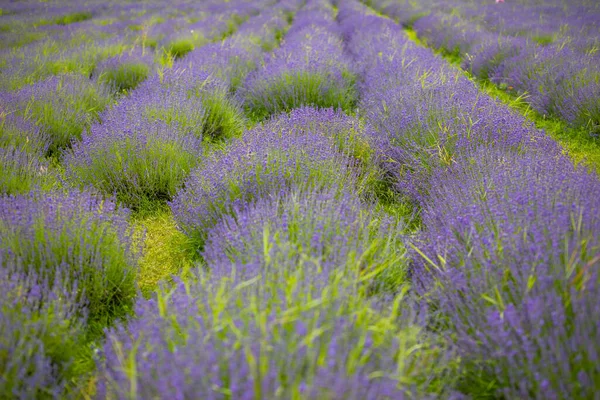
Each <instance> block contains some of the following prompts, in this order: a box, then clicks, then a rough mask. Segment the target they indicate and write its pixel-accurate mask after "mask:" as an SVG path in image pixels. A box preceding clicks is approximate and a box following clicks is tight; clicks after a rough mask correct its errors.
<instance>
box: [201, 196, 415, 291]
mask: <svg viewBox="0 0 600 400" xmlns="http://www.w3.org/2000/svg"><path fill="white" fill-rule="evenodd" d="M401 229H402V226H398V225H397V224H396V223H393V222H392V221H391V220H389V218H382V216H381V215H378V214H377V213H375V212H374V211H373V210H372V208H371V207H370V206H368V205H366V204H363V203H362V202H361V200H360V199H359V198H358V196H357V195H356V194H350V193H348V192H347V191H342V192H341V193H340V192H339V190H337V189H333V190H329V191H314V190H308V191H302V190H296V191H292V192H288V193H285V194H281V195H275V194H273V195H272V196H270V197H264V198H261V199H258V200H257V201H256V202H254V203H252V204H245V205H241V206H236V207H234V209H233V212H232V214H231V215H227V216H224V217H223V219H222V220H221V221H219V222H218V223H217V224H216V225H215V226H214V227H213V228H211V229H210V230H209V231H208V234H207V242H206V246H205V248H204V250H203V252H202V255H203V258H204V260H205V261H206V262H207V265H208V267H209V268H210V269H211V271H212V273H213V274H214V275H229V274H230V273H231V271H232V269H235V270H236V271H237V273H238V274H239V275H238V276H241V277H248V279H249V278H252V277H253V276H255V275H256V274H258V273H261V271H268V270H269V268H270V266H271V265H276V266H277V268H286V269H295V268H298V266H300V265H302V266H303V268H311V269H316V270H318V271H320V270H323V271H333V270H335V269H337V268H343V267H344V266H345V265H347V264H350V265H356V266H357V267H358V268H360V269H361V273H363V274H373V275H375V276H378V277H379V278H380V279H379V281H378V282H375V285H379V287H376V288H374V289H386V288H392V289H395V290H398V289H399V288H400V285H401V284H403V283H404V278H405V262H404V258H403V255H404V251H403V246H402V244H401V242H400V240H399V233H400V231H401ZM384 285H387V286H385V287H384Z"/></svg>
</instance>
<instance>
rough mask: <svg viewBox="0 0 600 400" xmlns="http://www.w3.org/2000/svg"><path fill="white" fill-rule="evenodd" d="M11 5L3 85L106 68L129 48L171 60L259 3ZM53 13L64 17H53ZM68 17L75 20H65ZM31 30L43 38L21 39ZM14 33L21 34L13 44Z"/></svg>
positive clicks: (4, 18)
mask: <svg viewBox="0 0 600 400" xmlns="http://www.w3.org/2000/svg"><path fill="white" fill-rule="evenodd" d="M16 4H17V5H19V4H20V3H16ZM13 8H15V10H12V11H13V12H12V13H11V10H7V14H6V13H4V14H2V15H0V26H1V27H2V28H3V29H0V30H2V31H6V33H4V36H6V38H4V39H6V42H4V41H3V43H7V48H5V49H2V50H0V73H1V74H2V77H3V79H2V86H1V88H2V89H3V90H7V89H9V90H14V89H17V88H19V87H22V86H24V85H26V84H31V83H33V82H36V81H37V80H40V79H44V78H46V77H48V76H52V75H57V74H65V73H74V74H79V75H83V76H85V77H89V76H92V75H99V74H101V73H102V72H104V71H103V70H102V68H100V67H99V64H102V63H103V62H105V61H107V60H110V59H111V58H113V59H114V58H121V57H123V56H127V55H131V54H135V55H138V56H139V55H142V56H144V58H145V60H146V61H152V60H156V61H157V62H160V63H163V64H164V63H168V62H169V60H172V59H173V58H179V57H181V56H183V55H185V53H187V52H189V51H191V50H193V49H194V47H199V46H202V45H204V44H206V43H208V42H211V41H213V40H214V39H215V38H222V37H225V36H227V35H229V34H231V33H232V31H233V30H235V27H236V25H237V24H238V23H239V22H241V20H242V19H244V18H245V17H244V16H247V15H250V14H256V13H257V12H258V11H259V10H260V4H252V3H251V2H242V1H240V2H238V3H237V6H236V12H235V13H230V12H229V11H231V7H230V5H228V4H227V3H225V4H224V3H223V2H218V1H214V2H205V3H201V4H194V3H187V2H181V3H179V4H169V5H165V4H162V3H144V4H141V5H140V4H123V5H119V4H110V5H109V4H105V3H104V2H98V3H95V4H90V3H85V4H82V5H78V4H69V5H66V6H65V5H62V6H59V5H54V6H53V7H51V8H50V9H49V10H46V14H42V13H41V11H42V9H43V8H44V6H43V5H41V4H35V5H33V4H30V3H24V4H23V5H22V7H13ZM31 8H33V10H31ZM69 11H70V12H71V14H68V12H69ZM53 14H54V15H61V14H63V16H62V17H61V18H58V17H56V18H54V17H52V15H53ZM42 15H44V16H45V17H43V18H42V17H41V16H42ZM76 17H77V18H76ZM64 19H68V20H69V22H68V23H67V22H61V21H63V20H64ZM28 34H29V35H33V36H34V38H37V39H36V40H32V41H31V43H22V41H23V40H24V39H23V38H24V37H27V35H28ZM11 36H15V37H16V38H17V39H18V40H17V42H16V43H13V44H12V45H11V41H10V37H11ZM145 73H146V74H147V73H148V71H147V70H146V71H145Z"/></svg>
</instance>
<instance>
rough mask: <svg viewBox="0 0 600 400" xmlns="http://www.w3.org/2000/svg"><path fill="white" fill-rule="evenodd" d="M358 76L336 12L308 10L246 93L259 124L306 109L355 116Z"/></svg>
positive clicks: (243, 92)
mask: <svg viewBox="0 0 600 400" xmlns="http://www.w3.org/2000/svg"><path fill="white" fill-rule="evenodd" d="M354 80H355V76H354V72H353V71H352V67H351V64H350V63H349V62H348V60H347V59H346V58H345V55H344V51H343V43H342V41H341V40H340V38H339V37H338V35H337V29H336V25H335V23H333V21H332V18H331V10H328V9H327V8H326V7H325V8H319V7H318V6H316V7H315V8H314V9H307V10H305V11H303V12H302V13H301V14H300V13H299V15H298V16H297V17H296V19H295V20H294V23H293V24H292V27H291V28H290V30H289V31H288V33H287V36H286V39H285V42H284V43H283V45H282V46H281V47H280V48H279V49H277V50H275V51H274V53H273V55H272V57H271V59H270V60H268V62H267V63H266V64H265V66H264V67H263V68H260V69H259V70H257V71H255V72H254V73H252V74H250V76H249V77H248V79H247V80H246V83H245V84H244V86H243V87H242V88H240V93H241V96H242V98H243V99H244V103H245V105H246V107H247V108H248V109H249V110H250V111H251V112H252V113H253V115H254V117H255V118H257V119H262V118H265V117H267V116H269V115H271V114H274V113H276V112H280V111H290V110H292V109H294V108H297V107H300V106H302V105H312V106H316V107H338V108H342V109H344V110H345V111H348V110H350V109H351V108H352V107H353V105H354V101H355V97H356V95H355V92H354V86H353V85H354Z"/></svg>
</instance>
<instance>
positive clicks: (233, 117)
mask: <svg viewBox="0 0 600 400" xmlns="http://www.w3.org/2000/svg"><path fill="white" fill-rule="evenodd" d="M201 96H202V104H203V106H204V109H205V119H204V123H203V126H202V131H203V135H204V136H205V137H207V138H210V139H212V140H221V139H230V138H233V137H236V136H239V135H241V134H242V132H243V131H244V128H245V127H246V119H245V117H244V112H243V110H242V109H241V107H240V106H239V105H238V104H237V103H236V102H235V101H234V100H232V99H231V98H229V96H228V95H227V94H226V93H224V92H220V91H219V92H215V93H205V94H203V95H201Z"/></svg>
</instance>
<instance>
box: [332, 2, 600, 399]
mask: <svg viewBox="0 0 600 400" xmlns="http://www.w3.org/2000/svg"><path fill="white" fill-rule="evenodd" d="M344 3H345V5H344V7H343V8H342V9H341V10H340V15H339V18H340V20H341V21H342V25H343V26H345V27H346V32H347V33H346V34H347V36H348V37H349V44H348V48H349V50H350V51H351V52H352V53H353V54H354V55H355V58H356V59H357V61H358V63H359V65H361V66H362V67H363V68H364V70H365V80H364V82H363V90H362V94H363V98H362V100H361V109H362V110H363V111H364V112H365V116H366V118H367V120H369V121H370V122H371V123H373V124H374V127H375V128H376V129H377V130H378V131H379V132H381V133H382V134H384V135H385V138H386V139H387V141H388V143H387V144H386V145H384V146H383V147H382V148H383V152H384V154H385V155H386V159H387V164H388V168H387V170H388V171H389V174H390V176H391V177H393V179H394V181H395V182H397V187H398V190H399V191H401V192H402V193H405V194H406V195H408V196H409V197H410V198H411V199H412V200H413V201H414V202H415V203H416V204H417V205H418V206H419V207H420V208H421V210H422V211H421V219H422V230H423V231H422V233H421V234H419V235H418V236H417V237H416V238H415V239H414V240H411V241H410V246H411V248H412V250H413V251H412V253H413V254H412V259H413V268H412V276H413V284H414V287H415V289H416V290H417V291H418V292H419V293H420V294H421V295H422V299H423V300H424V301H427V302H428V303H429V304H431V305H432V307H433V308H434V309H436V310H438V313H439V315H438V316H437V318H436V319H435V320H436V321H437V326H438V328H437V329H442V330H446V331H447V332H448V338H449V339H450V340H451V341H452V342H453V343H454V344H455V345H456V346H457V349H458V352H459V354H460V356H461V358H462V360H461V361H462V364H463V366H464V368H465V373H464V374H463V378H462V382H459V388H460V389H461V390H463V391H466V392H467V393H469V394H471V395H475V396H481V395H492V396H504V397H506V398H539V399H547V398H564V399H566V398H593V397H594V394H595V393H597V391H598V389H599V387H598V382H599V381H598V376H599V374H600V370H599V368H598V362H597V361H598V356H599V355H600V354H599V350H600V348H599V347H598V343H600V336H599V333H600V329H599V327H600V326H599V325H598V321H599V319H598V317H599V316H600V315H599V313H600V308H599V307H598V298H599V295H600V292H599V291H600V285H599V283H600V281H599V280H600V276H599V274H598V267H599V266H600V235H599V234H598V233H599V232H600V217H599V216H600V202H599V200H598V199H600V197H599V195H600V182H599V181H598V177H597V176H596V175H595V174H591V173H589V172H588V171H586V170H584V169H581V168H575V167H573V165H572V164H571V163H570V161H569V160H568V159H566V158H565V156H563V155H562V154H561V151H560V149H559V148H558V146H557V145H556V143H554V142H552V141H551V140H550V139H549V138H547V137H545V136H544V135H543V134H542V133H541V132H539V131H537V130H535V129H533V127H532V126H531V125H530V124H528V123H526V122H525V120H524V119H523V118H522V117H520V116H519V115H516V114H515V113H513V112H511V111H510V110H509V109H507V107H505V106H502V105H501V104H498V103H497V102H495V101H492V100H491V99H490V98H488V97H487V96H484V95H482V94H481V93H479V92H478V91H477V88H476V87H475V86H474V85H473V84H472V83H471V82H470V81H469V80H468V79H467V78H466V77H464V76H463V75H462V74H461V73H460V72H459V71H456V70H454V69H453V68H451V67H449V66H448V65H447V64H446V63H445V62H443V61H442V60H441V59H440V58H438V57H435V56H434V55H433V54H432V53H431V52H430V51H429V50H426V49H423V48H419V47H417V46H415V45H413V44H412V43H411V42H410V41H408V40H407V38H406V36H405V35H404V34H403V33H402V31H401V29H400V28H399V27H398V26H397V25H395V24H394V23H392V22H391V21H389V20H386V19H384V18H381V17H378V16H374V15H371V16H365V13H366V9H365V8H364V6H362V5H358V4H356V3H346V2H344ZM340 7H341V5H340Z"/></svg>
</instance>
